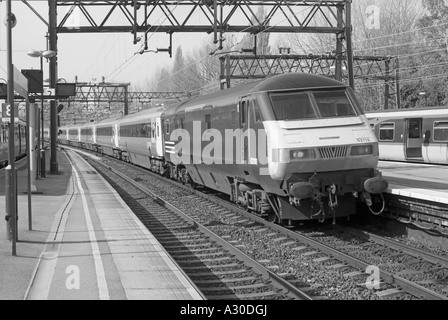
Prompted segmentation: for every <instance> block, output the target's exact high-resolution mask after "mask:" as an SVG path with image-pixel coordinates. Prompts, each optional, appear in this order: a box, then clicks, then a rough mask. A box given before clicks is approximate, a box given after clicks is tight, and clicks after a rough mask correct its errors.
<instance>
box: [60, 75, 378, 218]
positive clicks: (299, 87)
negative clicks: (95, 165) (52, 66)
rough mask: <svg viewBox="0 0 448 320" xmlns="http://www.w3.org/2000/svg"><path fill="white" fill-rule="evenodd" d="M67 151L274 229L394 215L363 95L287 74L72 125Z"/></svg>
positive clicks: (64, 132)
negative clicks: (166, 181) (169, 182)
mask: <svg viewBox="0 0 448 320" xmlns="http://www.w3.org/2000/svg"><path fill="white" fill-rule="evenodd" d="M58 140H59V143H60V144H66V145H73V146H76V147H83V148H86V149H90V150H93V151H96V152H100V153H103V154H108V155H110V156H113V157H116V158H119V159H122V160H126V161H129V162H131V163H134V164H137V165H140V166H143V167H146V168H149V169H151V170H152V171H155V172H158V173H160V174H163V175H165V176H168V177H171V178H173V179H177V180H179V181H181V182H183V183H185V184H190V185H192V186H205V187H208V188H211V189H214V190H217V191H220V192H223V193H225V194H227V195H229V197H230V199H231V200H232V201H233V202H235V203H237V204H238V205H241V206H243V207H244V208H246V209H247V210H250V211H253V212H256V213H258V214H260V215H263V216H265V217H266V218H267V219H268V220H270V221H276V222H281V223H284V222H286V221H287V222H291V221H293V220H309V219H317V220H319V221H324V220H325V219H326V218H333V221H334V219H335V218H336V217H342V216H349V215H351V214H354V213H355V211H356V208H355V206H356V204H357V203H365V204H367V206H368V207H369V208H370V210H371V211H372V212H374V213H378V212H380V211H382V210H383V209H384V199H383V197H382V192H383V191H385V189H386V188H387V181H385V179H383V178H382V176H381V173H380V172H379V171H378V170H377V165H378V141H377V139H376V137H375V135H374V134H373V132H372V130H371V129H370V126H369V123H368V120H367V117H366V116H365V113H364V112H363V110H362V108H361V107H360V104H359V102H358V101H357V99H356V97H355V94H354V92H353V90H352V89H351V88H350V87H348V86H347V85H345V84H344V83H341V82H339V81H336V80H333V79H330V78H327V77H323V76H318V75H313V74H304V73H294V74H283V75H276V76H272V77H269V78H266V79H263V80H259V81H255V82H252V83H247V84H243V85H239V86H236V87H233V88H229V89H226V90H222V91H219V92H216V93H212V94H207V95H204V96H199V97H196V98H193V99H191V100H188V101H185V102H182V103H179V104H177V105H174V106H171V107H168V108H166V109H165V110H154V109H153V110H146V111H142V112H139V113H135V114H131V115H128V116H124V117H121V118H119V119H115V120H114V119H109V120H106V121H102V122H98V123H87V124H84V125H72V126H64V127H61V128H60V130H59V136H58Z"/></svg>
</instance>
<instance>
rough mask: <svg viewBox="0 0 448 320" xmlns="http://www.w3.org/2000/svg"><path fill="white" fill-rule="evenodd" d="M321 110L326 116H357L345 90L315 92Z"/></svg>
mask: <svg viewBox="0 0 448 320" xmlns="http://www.w3.org/2000/svg"><path fill="white" fill-rule="evenodd" d="M314 98H315V99H316V103H317V107H318V108H319V112H320V114H321V116H322V117H324V118H332V117H348V116H356V111H355V109H354V108H353V106H352V104H351V103H350V100H348V98H347V95H346V93H345V91H336V92H334V91H332V92H316V93H314Z"/></svg>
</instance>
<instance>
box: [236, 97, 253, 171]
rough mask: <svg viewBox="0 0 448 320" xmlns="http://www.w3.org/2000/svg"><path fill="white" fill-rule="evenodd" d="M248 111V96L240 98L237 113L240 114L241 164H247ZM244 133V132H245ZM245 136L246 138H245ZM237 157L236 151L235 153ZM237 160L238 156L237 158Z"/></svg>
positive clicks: (248, 143)
mask: <svg viewBox="0 0 448 320" xmlns="http://www.w3.org/2000/svg"><path fill="white" fill-rule="evenodd" d="M248 111H249V99H248V97H243V98H241V101H240V104H239V115H240V128H241V138H240V139H241V140H240V141H241V151H240V152H241V158H240V161H241V163H243V164H248V163H249V161H248V158H249V155H248V153H249V145H250V141H249V139H250V135H249V134H248V132H247V129H248V128H249V117H248ZM245 133H246V134H245ZM246 137H247V138H246ZM237 157H238V153H237ZM237 160H238V158H237Z"/></svg>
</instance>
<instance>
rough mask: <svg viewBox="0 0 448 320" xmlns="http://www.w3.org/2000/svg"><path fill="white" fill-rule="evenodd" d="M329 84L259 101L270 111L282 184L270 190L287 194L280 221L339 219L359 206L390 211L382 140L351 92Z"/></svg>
mask: <svg viewBox="0 0 448 320" xmlns="http://www.w3.org/2000/svg"><path fill="white" fill-rule="evenodd" d="M323 81H329V82H330V84H331V85H327V86H323V87H310V86H308V87H307V88H304V89H299V90H297V89H294V90H274V91H270V92H269V91H268V92H266V93H265V94H264V95H261V96H260V97H259V98H260V99H259V100H262V102H261V104H262V105H264V106H266V107H267V108H268V109H270V111H268V110H265V114H266V113H267V117H268V118H270V120H268V121H264V122H263V124H264V127H265V130H266V134H267V141H268V148H267V150H268V166H267V169H268V174H269V179H268V180H270V181H276V182H280V183H278V184H275V183H272V185H271V186H270V188H268V189H271V190H272V188H274V186H278V190H276V193H277V194H278V195H284V196H282V197H278V198H279V208H281V210H279V211H280V212H279V213H278V215H280V217H279V218H280V219H292V220H302V219H307V218H308V219H309V218H311V219H313V218H317V219H319V220H321V221H323V220H325V219H326V218H328V217H333V219H335V218H336V217H338V216H347V215H350V214H353V213H355V211H356V208H355V205H356V203H357V202H359V201H363V202H365V203H366V205H367V206H368V207H369V208H370V210H371V211H372V212H373V213H376V214H378V213H379V212H381V211H382V210H383V209H384V200H383V198H382V195H381V193H382V192H383V191H385V189H386V188H387V182H386V180H384V179H383V178H382V176H381V173H380V172H379V171H378V170H377V165H378V157H379V155H378V141H377V139H376V137H375V135H374V133H373V132H372V130H371V129H370V127H369V124H368V121H367V118H366V116H365V115H364V112H363V110H362V109H361V107H360V106H359V103H358V101H357V99H356V97H355V95H354V92H353V91H352V90H351V88H349V87H347V86H345V85H344V84H341V83H339V82H336V81H334V80H331V79H325V80H323ZM335 84H337V85H335ZM266 111H268V112H266ZM268 180H267V181H268Z"/></svg>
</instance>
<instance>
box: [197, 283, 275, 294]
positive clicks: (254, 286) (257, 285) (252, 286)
mask: <svg viewBox="0 0 448 320" xmlns="http://www.w3.org/2000/svg"><path fill="white" fill-rule="evenodd" d="M271 286H272V285H271V284H265V283H255V284H250V285H240V286H222V287H201V291H202V292H204V293H206V292H207V291H229V290H230V291H234V292H235V291H237V290H246V289H260V288H266V287H271Z"/></svg>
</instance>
